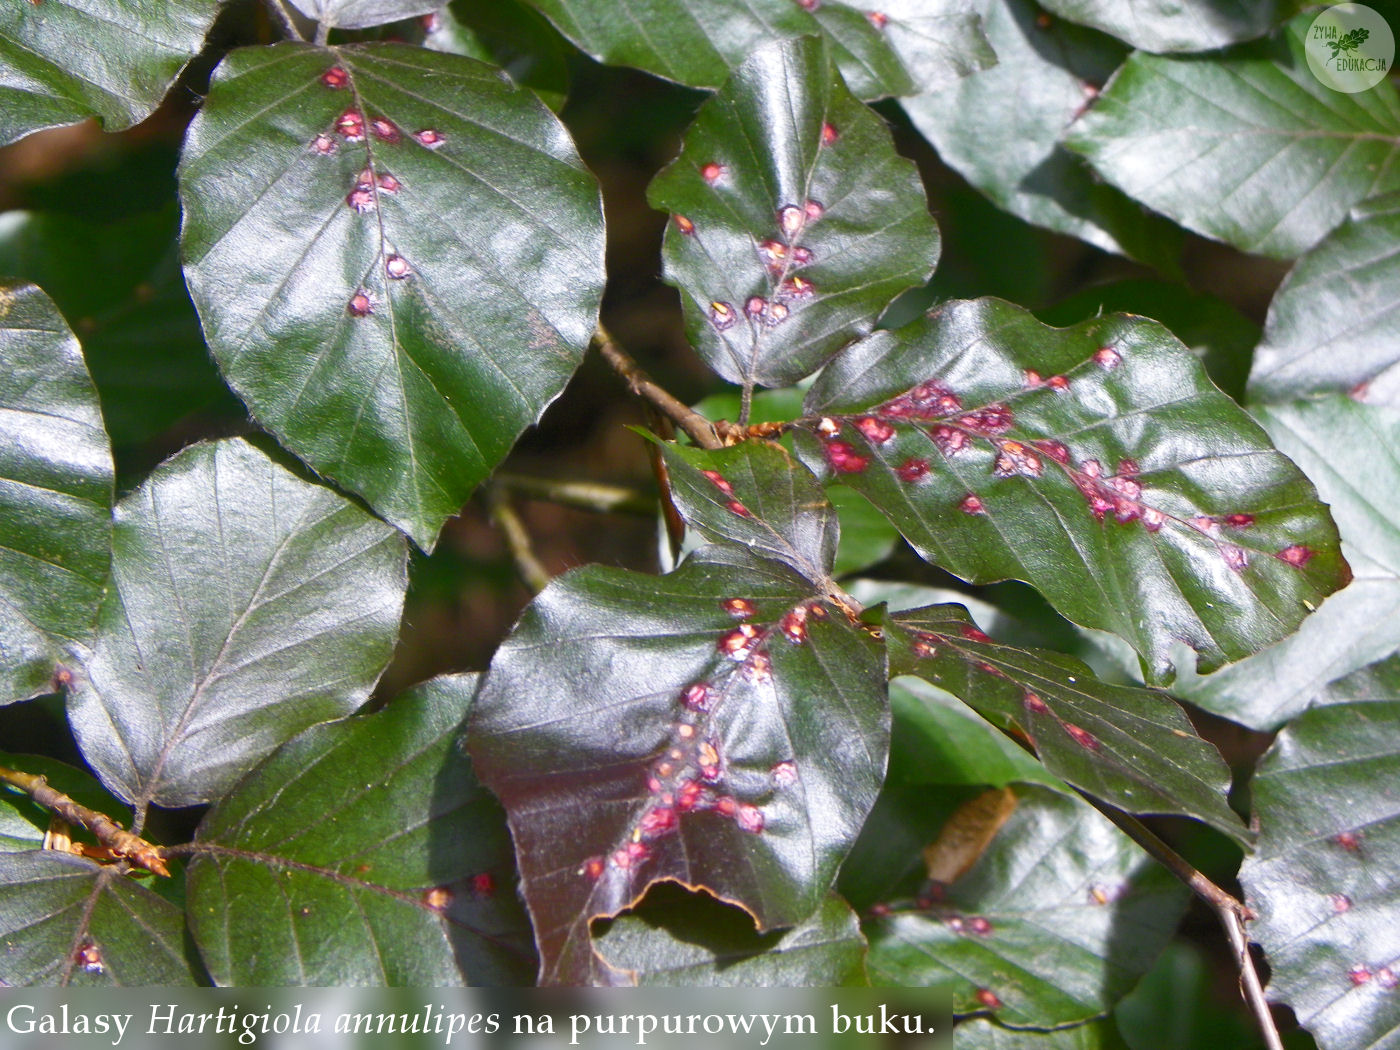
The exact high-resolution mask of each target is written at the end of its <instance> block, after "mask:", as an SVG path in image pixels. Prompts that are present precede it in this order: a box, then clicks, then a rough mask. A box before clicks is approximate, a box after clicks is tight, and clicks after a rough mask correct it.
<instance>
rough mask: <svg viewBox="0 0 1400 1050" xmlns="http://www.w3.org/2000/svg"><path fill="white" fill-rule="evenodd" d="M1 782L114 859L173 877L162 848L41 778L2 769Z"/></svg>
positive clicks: (35, 775) (33, 774) (0, 772)
mask: <svg viewBox="0 0 1400 1050" xmlns="http://www.w3.org/2000/svg"><path fill="white" fill-rule="evenodd" d="M0 781H3V782H4V783H6V784H10V785H12V786H13V787H17V788H19V789H20V790H21V791H23V792H24V793H25V794H27V795H29V796H30V797H31V798H32V799H34V801H35V802H37V803H39V805H41V806H44V807H46V808H47V809H50V810H52V811H53V812H55V813H57V814H58V815H59V816H60V817H62V818H63V819H64V820H66V821H68V823H70V824H78V825H80V826H82V827H85V828H87V829H88V831H90V832H92V833H93V834H94V835H95V836H97V841H98V842H100V843H102V845H104V846H106V847H107V849H108V850H110V851H111V854H112V856H114V857H119V858H122V859H124V860H129V861H131V863H133V864H135V865H137V866H138V867H141V868H145V869H146V870H147V871H152V872H155V873H156V874H157V875H165V876H167V877H168V876H169V875H170V869H169V868H167V867H166V866H165V857H164V854H163V853H162V851H161V848H160V847H159V846H154V845H152V844H151V843H149V842H147V841H146V840H145V839H143V838H142V837H141V836H140V835H133V834H132V833H131V832H129V831H127V830H126V829H125V828H123V827H122V826H121V825H120V824H118V823H117V822H116V821H114V820H113V819H112V818H111V817H109V816H107V815H106V814H105V813H98V812H97V811H96V810H93V809H88V808H87V806H84V805H83V804H82V803H80V802H77V801H75V800H74V799H71V798H69V797H68V796H67V795H65V794H64V793H63V792H62V791H59V790H58V789H57V788H52V787H50V786H49V783H48V781H47V780H45V779H44V778H43V777H42V776H39V775H38V774H35V773H23V772H21V771H19V770H17V769H7V768H5V767H4V766H0Z"/></svg>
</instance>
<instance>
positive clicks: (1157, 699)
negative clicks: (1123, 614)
mask: <svg viewBox="0 0 1400 1050" xmlns="http://www.w3.org/2000/svg"><path fill="white" fill-rule="evenodd" d="M890 632H891V650H890V662H891V667H892V669H893V670H894V671H896V672H898V673H905V674H914V675H918V676H919V677H921V678H925V679H927V680H928V681H930V682H932V683H933V684H935V685H937V686H939V687H940V688H942V689H946V690H947V691H948V692H950V693H952V694H953V695H954V696H957V697H958V698H959V699H961V700H963V701H964V702H965V703H966V704H967V705H968V706H969V707H972V708H974V709H975V710H977V711H978V712H980V713H981V714H982V715H983V716H985V717H986V718H988V719H989V720H991V721H992V722H993V723H995V724H996V725H998V726H1001V727H1002V728H1004V729H1007V730H1010V731H1012V732H1014V733H1016V735H1017V736H1018V737H1022V738H1023V739H1025V740H1026V741H1027V742H1028V743H1029V744H1030V745H1031V746H1032V747H1033V748H1034V749H1035V752H1036V754H1037V755H1038V756H1039V758H1040V760H1041V761H1042V762H1043V763H1044V764H1045V766H1046V768H1047V769H1049V770H1050V772H1051V773H1054V774H1055V775H1056V776H1058V777H1060V778H1062V779H1064V780H1066V781H1068V782H1069V783H1071V784H1073V785H1075V786H1076V787H1079V788H1081V789H1083V790H1084V791H1086V792H1087V793H1088V794H1090V795H1093V796H1094V797H1095V798H1099V799H1102V800H1103V801H1105V802H1109V803H1111V804H1112V805H1114V806H1117V807H1118V808H1119V809H1122V810H1126V811H1127V812H1129V813H1139V814H1179V815H1183V816H1189V817H1195V818H1196V819H1198V820H1203V821H1205V822H1206V823H1208V824H1210V825H1212V826H1214V827H1217V828H1219V829H1220V830H1221V831H1224V832H1225V833H1226V834H1228V835H1232V836H1234V837H1235V838H1237V839H1242V838H1245V837H1246V836H1245V830H1244V827H1243V825H1242V824H1241V823H1240V819H1239V817H1237V816H1235V814H1234V811H1233V810H1231V809H1230V807H1229V805H1228V804H1227V802H1226V800H1225V793H1226V791H1227V789H1228V788H1229V783H1230V774H1229V770H1228V769H1227V768H1226V766H1225V763H1224V761H1223V760H1222V759H1221V757H1220V755H1219V753H1218V752H1217V751H1216V750H1215V748H1213V747H1212V746H1211V745H1210V744H1208V743H1206V742H1205V741H1204V740H1202V739H1201V738H1200V737H1198V736H1197V735H1196V733H1195V730H1194V729H1192V726H1191V723H1190V721H1189V720H1188V719H1187V717H1186V714H1185V712H1183V711H1182V710H1181V708H1180V707H1178V706H1177V705H1176V703H1175V702H1174V701H1172V700H1171V699H1170V698H1169V697H1167V696H1165V695H1163V694H1161V693H1155V692H1152V691H1150V690H1146V689H1138V688H1134V687H1132V686H1122V685H1110V684H1109V683H1107V682H1101V681H1099V680H1098V679H1096V678H1095V677H1094V676H1093V673H1092V672H1091V671H1090V670H1089V669H1088V668H1087V667H1085V666H1084V665H1083V664H1081V663H1079V661H1077V660H1075V659H1073V658H1071V657H1067V656H1061V655H1060V654H1058V653H1050V652H1046V651H1037V650H1024V649H1017V648H1012V647H1010V646H1003V645H998V644H997V643H995V642H993V641H991V640H990V639H988V638H987V636H986V635H984V634H982V632H981V631H979V630H977V628H976V627H974V626H973V624H972V620H971V618H970V617H969V616H968V615H967V612H966V610H964V609H963V608H961V607H960V606H956V605H935V606H932V607H930V608H927V609H917V610H912V611H910V612H905V613H900V614H898V615H897V616H896V617H895V618H894V619H893V620H892V622H891V627H890Z"/></svg>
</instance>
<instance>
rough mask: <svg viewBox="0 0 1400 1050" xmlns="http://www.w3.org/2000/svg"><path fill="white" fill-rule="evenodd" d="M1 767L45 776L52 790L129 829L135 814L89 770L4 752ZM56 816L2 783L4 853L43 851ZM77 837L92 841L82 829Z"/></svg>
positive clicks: (0, 837)
mask: <svg viewBox="0 0 1400 1050" xmlns="http://www.w3.org/2000/svg"><path fill="white" fill-rule="evenodd" d="M0 766H8V767H9V768H10V769H19V770H23V771H24V772H26V773H34V774H36V775H38V776H42V777H43V778H44V779H45V780H46V781H47V782H48V783H49V785H50V786H51V787H54V788H57V789H58V790H59V791H62V792H63V793H64V794H65V795H67V796H68V797H69V798H72V799H76V800H77V801H78V802H81V803H82V804H83V805H84V806H87V807H88V809H93V810H96V811H97V812H99V813H105V814H106V815H107V816H109V817H111V818H112V819H113V820H115V821H116V822H117V823H119V824H121V825H122V827H129V826H130V823H131V811H130V810H129V809H127V808H126V806H124V805H122V803H121V802H119V801H118V800H117V799H116V797H115V796H113V795H111V794H110V793H108V792H107V791H106V790H105V789H104V788H103V787H102V785H101V784H99V783H98V782H97V780H96V779H95V778H94V777H93V776H92V774H91V773H88V772H86V771H85V770H81V769H75V768H74V767H73V766H70V765H68V764H67V763H66V762H60V761H58V760H57V759H53V758H49V757H47V756H46V755H15V754H9V753H7V752H4V751H0ZM52 817H53V813H52V812H50V811H49V810H48V809H46V808H45V807H43V806H41V805H39V804H38V803H37V802H35V801H34V800H33V799H32V798H30V797H29V795H28V794H26V793H25V792H23V791H21V790H19V789H18V788H15V787H10V786H9V785H8V784H0V853H20V852H23V851H26V850H36V849H41V848H43V845H44V838H45V837H46V835H47V833H48V830H49V821H50V819H51V818H52ZM72 834H73V836H74V837H75V838H80V837H81V838H84V839H85V840H91V836H85V835H84V833H83V832H82V831H81V830H80V829H78V828H74V829H72Z"/></svg>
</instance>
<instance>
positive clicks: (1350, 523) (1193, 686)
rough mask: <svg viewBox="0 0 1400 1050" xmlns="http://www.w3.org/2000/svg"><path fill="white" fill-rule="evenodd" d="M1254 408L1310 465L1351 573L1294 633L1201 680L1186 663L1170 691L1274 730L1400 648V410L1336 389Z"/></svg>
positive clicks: (1298, 459)
mask: <svg viewBox="0 0 1400 1050" xmlns="http://www.w3.org/2000/svg"><path fill="white" fill-rule="evenodd" d="M1255 415H1256V416H1258V417H1259V419H1260V421H1261V422H1262V423H1263V424H1264V425H1265V426H1266V427H1267V428H1268V430H1269V434H1270V435H1271V436H1272V437H1273V439H1274V441H1275V442H1276V443H1277V444H1278V447H1279V448H1280V449H1281V450H1282V451H1283V452H1285V453H1287V455H1288V456H1289V457H1290V458H1291V459H1292V460H1293V461H1294V462H1295V463H1297V464H1298V466H1300V467H1301V468H1302V469H1303V470H1304V471H1306V472H1307V475H1308V477H1309V478H1311V479H1312V480H1313V481H1314V482H1315V483H1316V484H1317V489H1318V493H1319V495H1321V497H1322V498H1323V499H1324V500H1326V501H1327V503H1328V504H1329V506H1330V508H1331V512H1332V514H1333V516H1334V517H1335V518H1336V519H1337V525H1338V527H1339V528H1340V529H1341V534H1342V551H1343V553H1344V554H1345V555H1346V559H1347V561H1348V563H1349V564H1350V565H1351V567H1352V571H1353V573H1354V574H1355V578H1354V579H1353V580H1352V582H1351V584H1350V585H1349V586H1348V587H1346V588H1345V589H1344V590H1342V591H1339V592H1338V593H1336V594H1334V595H1332V597H1330V598H1328V599H1327V600H1326V601H1325V602H1322V603H1321V604H1320V605H1319V607H1318V610H1317V612H1316V613H1314V614H1313V615H1311V616H1309V617H1308V618H1307V619H1306V620H1304V621H1303V625H1302V627H1300V628H1299V630H1298V631H1297V633H1295V634H1293V635H1292V636H1290V637H1288V638H1285V639H1284V640H1283V641H1281V642H1279V643H1277V644H1276V645H1273V646H1270V647H1269V648H1268V649H1265V650H1264V651H1263V652H1261V653H1259V654H1258V655H1256V656H1253V657H1250V658H1249V659H1246V660H1241V661H1239V662H1238V663H1234V664H1231V665H1230V666H1228V667H1225V668H1223V669H1222V670H1220V671H1217V672H1216V673H1215V674H1212V675H1207V676H1206V677H1204V678H1198V677H1196V676H1195V675H1193V674H1192V673H1191V672H1190V670H1189V668H1183V669H1182V674H1181V675H1179V676H1178V677H1177V680H1176V682H1175V683H1174V685H1173V686H1172V691H1173V692H1175V693H1177V694H1178V695H1180V696H1183V697H1185V698H1186V699H1188V700H1190V701H1191V702H1192V703H1194V704H1197V705H1199V706H1201V707H1204V708H1206V709H1207V710H1209V711H1214V712H1215V713H1216V714H1220V715H1224V716H1225V717H1226V718H1231V719H1234V720H1235V721H1236V722H1243V723H1244V724H1245V725H1247V726H1251V727H1253V728H1256V729H1274V728H1277V727H1278V726H1279V725H1280V724H1282V723H1283V722H1285V721H1287V720H1288V719H1289V718H1292V717H1293V716H1294V715H1296V714H1298V713H1299V712H1301V711H1302V710H1303V709H1304V708H1306V707H1307V706H1308V705H1309V703H1310V702H1311V701H1312V700H1313V698H1314V697H1315V696H1317V695H1318V693H1320V692H1321V691H1322V690H1323V689H1324V687H1325V686H1326V685H1327V683H1328V682H1330V681H1332V680H1333V679H1336V678H1340V677H1342V676H1343V675H1346V674H1348V673H1349V672H1351V671H1355V670H1357V669H1358V668H1361V667H1364V666H1365V665H1366V664H1368V663H1371V662H1373V661H1375V660H1380V659H1382V658H1383V657H1385V656H1387V655H1389V654H1390V653H1392V652H1394V651H1395V650H1396V649H1397V648H1400V524H1397V515H1396V512H1395V493H1397V492H1400V461H1397V459H1396V457H1395V455H1394V451H1393V450H1395V449H1397V448H1400V411H1396V410H1395V409H1390V408H1384V407H1381V406H1373V405H1362V404H1357V403H1356V402H1355V401H1352V400H1351V399H1349V398H1346V397H1341V396H1335V395H1334V396H1332V397H1325V398H1321V399H1318V400H1316V401H1310V402H1291V403H1285V404H1278V405H1268V406H1261V407H1259V408H1257V409H1256V410H1255Z"/></svg>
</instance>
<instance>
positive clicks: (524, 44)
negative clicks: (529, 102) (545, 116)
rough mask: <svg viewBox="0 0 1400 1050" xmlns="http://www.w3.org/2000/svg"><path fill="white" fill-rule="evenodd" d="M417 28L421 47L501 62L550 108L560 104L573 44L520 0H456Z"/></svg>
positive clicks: (414, 38) (556, 109)
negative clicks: (570, 45) (570, 44)
mask: <svg viewBox="0 0 1400 1050" xmlns="http://www.w3.org/2000/svg"><path fill="white" fill-rule="evenodd" d="M418 27H419V28H418V32H419V33H420V34H421V37H422V44H423V46H424V47H426V48H428V49H430V50H432V51H448V52H451V53H452V54H454V55H466V56H467V57H468V58H479V59H481V60H482V61H483V62H490V63H492V64H493V65H497V66H500V67H501V68H502V69H504V70H505V71H506V73H507V74H508V75H509V76H510V78H511V80H513V81H515V82H516V83H517V84H519V85H520V86H521V87H527V88H529V89H530V90H531V91H533V92H534V93H535V94H537V95H539V96H540V99H541V101H543V102H544V103H545V104H546V105H547V106H549V108H550V109H552V110H554V112H556V113H558V112H559V111H560V110H561V109H563V108H564V102H565V99H566V98H567V96H568V91H569V60H570V57H571V56H572V54H573V49H572V48H571V47H569V46H568V44H567V42H566V41H565V40H564V39H563V37H561V36H560V35H559V33H558V32H557V31H556V30H555V28H554V27H553V26H552V25H550V24H549V22H548V21H547V20H546V19H545V17H544V16H543V15H542V14H540V13H539V12H538V11H536V10H535V9H534V8H533V7H530V6H528V5H527V4H525V3H524V2H523V0H457V2H456V3H454V4H450V5H449V6H447V7H445V8H443V9H442V10H441V11H439V12H437V13H436V14H435V16H434V17H430V18H423V19H421V20H420V21H419V22H418ZM409 39H410V41H412V42H417V35H416V34H413V35H410V38H409Z"/></svg>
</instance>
